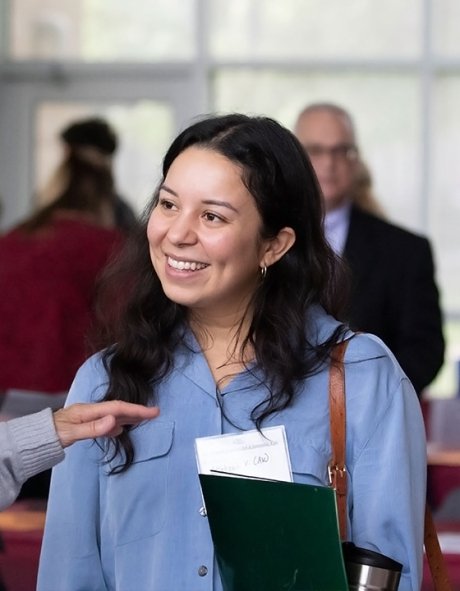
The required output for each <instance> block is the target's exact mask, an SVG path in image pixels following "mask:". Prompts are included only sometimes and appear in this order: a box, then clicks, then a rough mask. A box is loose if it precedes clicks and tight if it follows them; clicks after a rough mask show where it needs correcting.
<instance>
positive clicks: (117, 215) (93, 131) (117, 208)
mask: <svg viewBox="0 0 460 591" xmlns="http://www.w3.org/2000/svg"><path fill="white" fill-rule="evenodd" d="M60 138H61V140H62V143H63V148H64V159H63V161H62V163H61V164H60V165H59V166H58V168H57V169H56V172H55V173H54V175H52V177H51V179H50V180H49V182H48V184H47V185H46V186H45V188H44V189H43V191H41V192H40V197H41V199H40V200H41V201H42V202H45V203H50V202H52V201H54V200H55V199H56V198H57V197H58V196H59V195H60V194H61V193H62V190H63V187H64V186H65V185H66V183H67V182H68V178H69V174H70V167H71V164H72V162H73V159H74V158H76V159H77V160H79V161H82V162H86V163H88V164H92V165H93V166H94V167H95V168H97V169H100V170H103V169H106V170H107V171H109V172H110V175H111V177H112V181H111V182H112V185H113V186H112V190H113V193H114V194H113V198H112V204H111V208H110V215H113V219H111V220H109V221H110V222H112V221H113V222H114V223H115V225H116V226H117V227H118V228H120V229H121V230H124V231H131V230H133V229H135V228H136V227H137V225H138V220H137V216H136V214H135V213H134V210H133V209H132V207H131V206H130V205H128V203H127V202H126V201H125V200H124V199H122V197H121V196H120V195H118V194H117V192H116V188H115V182H114V178H113V156H114V154H115V152H116V150H117V147H118V138H117V135H116V133H115V130H114V129H113V128H112V127H111V126H110V125H109V124H108V123H107V121H105V120H104V119H102V118H100V117H90V118H88V119H82V120H79V121H74V122H73V123H71V124H70V125H69V126H68V127H66V128H65V129H63V130H62V132H61V134H60Z"/></svg>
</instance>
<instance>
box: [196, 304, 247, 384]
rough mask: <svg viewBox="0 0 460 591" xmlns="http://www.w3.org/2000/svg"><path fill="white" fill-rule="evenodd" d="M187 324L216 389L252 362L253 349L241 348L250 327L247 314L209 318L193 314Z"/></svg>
mask: <svg viewBox="0 0 460 591" xmlns="http://www.w3.org/2000/svg"><path fill="white" fill-rule="evenodd" d="M189 323H190V327H191V329H192V331H193V333H194V335H195V337H196V339H197V341H198V343H199V344H200V346H201V349H202V351H203V354H204V356H205V357H206V361H207V362H208V365H209V368H210V370H211V373H212V375H213V377H214V380H215V381H216V384H218V385H219V386H221V387H222V386H223V385H225V384H226V383H228V382H229V381H230V380H231V378H232V376H234V375H235V374H237V373H239V372H240V371H242V370H243V369H244V367H245V366H246V364H247V363H249V362H251V361H252V360H253V358H254V351H253V348H252V347H250V346H248V345H246V346H244V341H245V339H246V337H247V334H248V331H249V326H250V319H249V318H247V315H245V316H243V317H241V315H239V316H238V317H236V316H235V315H228V316H221V315H219V316H216V317H213V316H212V315H209V314H206V315H201V314H196V313H194V314H192V315H191V316H190V319H189Z"/></svg>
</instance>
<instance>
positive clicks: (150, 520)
mask: <svg viewBox="0 0 460 591" xmlns="http://www.w3.org/2000/svg"><path fill="white" fill-rule="evenodd" d="M130 437H131V441H132V443H133V446H134V454H135V456H134V462H133V464H132V465H131V466H130V467H129V468H128V470H126V472H123V473H121V474H112V475H104V477H103V478H104V484H105V488H106V495H105V499H104V497H102V500H101V512H102V513H103V514H104V519H103V523H105V524H106V526H107V531H108V533H109V535H110V537H111V538H112V540H113V543H114V544H115V545H120V544H126V543H129V542H133V541H135V540H139V539H142V538H147V537H150V536H153V535H155V534H156V533H158V532H159V531H160V530H161V528H162V527H163V524H164V523H165V520H166V512H167V497H168V481H169V478H168V476H169V464H170V451H171V447H172V444H173V439H174V423H172V422H163V421H160V420H158V419H155V420H153V421H149V422H148V423H145V424H143V425H140V426H139V427H136V428H135V429H133V430H132V431H131V433H130ZM119 463H120V460H119V457H117V458H114V460H113V461H112V462H111V463H110V465H109V466H110V469H113V468H114V467H115V466H116V465H117V464H119ZM107 471H108V470H107ZM103 535H104V534H103Z"/></svg>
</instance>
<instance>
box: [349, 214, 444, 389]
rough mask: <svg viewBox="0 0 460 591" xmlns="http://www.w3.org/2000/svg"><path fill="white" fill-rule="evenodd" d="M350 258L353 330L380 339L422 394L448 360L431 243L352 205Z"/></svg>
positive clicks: (350, 313)
mask: <svg viewBox="0 0 460 591" xmlns="http://www.w3.org/2000/svg"><path fill="white" fill-rule="evenodd" d="M344 258H345V260H346V261H347V262H348V265H349V267H350V270H351V279H352V286H351V305H350V308H349V312H348V321H349V322H350V325H351V327H352V328H354V329H355V330H361V331H365V332H371V333H374V334H376V335H377V336H379V337H380V338H381V339H382V340H383V341H384V342H385V344H386V345H387V346H388V347H389V348H390V349H391V350H392V351H393V353H394V354H395V356H396V358H397V359H398V361H399V363H400V365H401V367H402V368H403V370H404V371H405V373H406V374H407V376H408V377H409V379H410V380H411V381H412V383H413V385H414V387H415V390H416V391H417V392H418V393H420V392H421V391H422V390H423V388H425V387H426V386H427V385H428V384H429V383H430V382H431V381H432V380H433V379H434V377H435V376H436V374H437V372H438V371H439V369H440V367H441V366H442V363H443V360H444V338H443V333H442V316H441V310H440V306H439V294H438V289H437V287H436V283H435V278H434V264H433V255H432V252H431V246H430V243H429V242H428V240H427V239H426V238H423V237H421V236H417V235H416V234H413V233H411V232H408V231H407V230H403V229H402V228H399V227H397V226H394V225H393V224H389V223H388V222H385V221H383V220H381V219H380V218H377V217H375V216H373V215H370V214H368V213H365V212H364V211H362V210H360V209H358V208H357V207H352V210H351V215H350V226H349V230H348V236H347V240H346V244H345V251H344Z"/></svg>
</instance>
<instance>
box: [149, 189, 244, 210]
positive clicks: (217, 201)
mask: <svg viewBox="0 0 460 591" xmlns="http://www.w3.org/2000/svg"><path fill="white" fill-rule="evenodd" d="M160 191H166V192H167V193H170V194H171V195H174V197H179V194H178V193H176V191H174V190H173V189H171V188H170V187H168V186H167V185H164V184H163V185H161V187H160ZM202 203H203V204H204V205H217V206H219V207H226V208H227V209H231V210H232V211H234V212H235V213H239V211H238V209H237V208H236V207H234V206H233V205H232V204H231V203H229V202H228V201H221V200H220V199H203V201H202Z"/></svg>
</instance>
